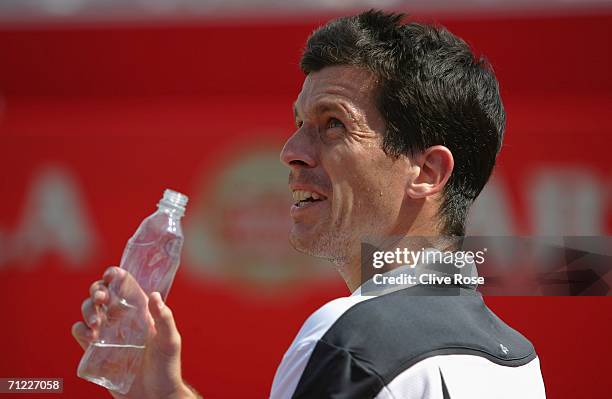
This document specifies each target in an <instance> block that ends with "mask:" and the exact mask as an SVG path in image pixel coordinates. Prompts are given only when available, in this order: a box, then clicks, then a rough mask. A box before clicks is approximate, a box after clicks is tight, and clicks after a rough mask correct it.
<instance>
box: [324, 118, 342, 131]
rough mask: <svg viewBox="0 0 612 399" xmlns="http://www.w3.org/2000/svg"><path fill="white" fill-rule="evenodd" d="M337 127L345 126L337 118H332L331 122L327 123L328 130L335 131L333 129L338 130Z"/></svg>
mask: <svg viewBox="0 0 612 399" xmlns="http://www.w3.org/2000/svg"><path fill="white" fill-rule="evenodd" d="M337 127H341V128H343V127H344V124H343V123H342V122H340V121H339V120H338V119H336V118H331V119H330V120H329V122H327V129H333V128H337Z"/></svg>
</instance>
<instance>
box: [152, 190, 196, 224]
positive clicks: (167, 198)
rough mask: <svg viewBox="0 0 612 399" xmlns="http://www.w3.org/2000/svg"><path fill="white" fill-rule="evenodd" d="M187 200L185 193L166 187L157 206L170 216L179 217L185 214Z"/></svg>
mask: <svg viewBox="0 0 612 399" xmlns="http://www.w3.org/2000/svg"><path fill="white" fill-rule="evenodd" d="M188 201H189V198H188V197H187V196H186V195H185V194H181V193H179V192H178V191H174V190H170V189H167V190H166V191H164V196H163V197H162V199H161V200H159V203H158V204H157V208H158V209H159V210H160V211H162V212H164V213H166V214H168V215H170V216H171V217H173V218H177V219H179V218H181V217H183V215H184V214H185V207H186V206H187V202H188Z"/></svg>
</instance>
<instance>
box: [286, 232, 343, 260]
mask: <svg viewBox="0 0 612 399" xmlns="http://www.w3.org/2000/svg"><path fill="white" fill-rule="evenodd" d="M296 230H297V229H296V226H295V225H294V226H293V228H292V229H291V232H290V233H289V243H290V244H291V246H292V247H293V248H294V249H295V250H296V251H298V252H301V253H303V254H306V255H310V256H313V257H315V258H321V259H325V260H328V261H330V262H332V263H334V264H336V263H338V262H340V260H341V259H344V254H345V252H346V249H347V248H348V245H347V244H346V243H342V242H341V241H342V240H338V238H339V237H341V236H342V235H338V234H333V233H331V232H329V231H326V232H315V231H308V232H304V231H296Z"/></svg>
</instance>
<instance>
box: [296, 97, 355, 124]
mask: <svg viewBox="0 0 612 399" xmlns="http://www.w3.org/2000/svg"><path fill="white" fill-rule="evenodd" d="M314 111H315V113H320V114H322V113H325V112H329V111H340V112H342V113H345V114H347V115H348V117H349V118H350V119H351V120H353V119H354V115H353V113H352V112H351V111H350V110H349V109H347V108H345V107H342V106H341V105H339V104H338V103H336V102H331V101H329V100H323V101H320V102H317V104H316V105H315V107H314ZM293 117H294V118H295V119H297V117H298V107H297V101H295V102H294V103H293Z"/></svg>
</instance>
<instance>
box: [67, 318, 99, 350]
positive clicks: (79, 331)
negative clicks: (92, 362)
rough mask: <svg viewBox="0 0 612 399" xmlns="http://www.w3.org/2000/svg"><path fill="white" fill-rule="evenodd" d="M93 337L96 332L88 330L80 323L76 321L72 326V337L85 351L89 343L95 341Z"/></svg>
mask: <svg viewBox="0 0 612 399" xmlns="http://www.w3.org/2000/svg"><path fill="white" fill-rule="evenodd" d="M95 335H96V332H95V331H93V330H91V329H90V328H88V327H87V326H86V325H85V323H83V322H82V321H77V322H76V323H74V324H73V325H72V336H73V337H74V339H75V340H76V341H77V342H78V343H79V345H81V348H83V349H87V347H88V346H89V343H90V342H91V341H92V340H94V339H95Z"/></svg>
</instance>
